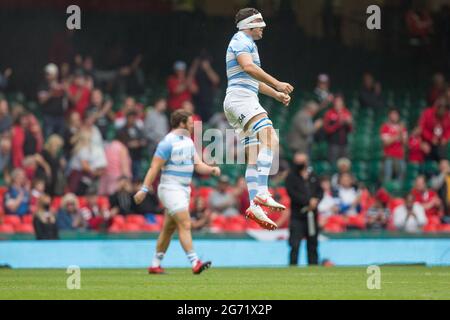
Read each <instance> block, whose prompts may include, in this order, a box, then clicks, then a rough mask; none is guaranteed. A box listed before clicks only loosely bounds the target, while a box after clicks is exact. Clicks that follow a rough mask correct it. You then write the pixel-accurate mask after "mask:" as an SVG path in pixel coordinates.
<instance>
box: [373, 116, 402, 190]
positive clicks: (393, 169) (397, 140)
mask: <svg viewBox="0 0 450 320" xmlns="http://www.w3.org/2000/svg"><path fill="white" fill-rule="evenodd" d="M380 135H381V140H382V141H383V145H384V181H385V182H386V181H390V180H391V179H392V178H393V176H394V175H395V177H396V178H397V180H399V181H402V180H403V177H404V174H405V160H404V158H405V151H404V145H405V144H406V142H407V139H408V132H407V131H406V128H405V126H404V125H403V123H401V122H400V113H399V112H398V110H397V109H391V110H390V111H389V114H388V121H387V122H386V123H384V124H383V125H382V126H381V128H380Z"/></svg>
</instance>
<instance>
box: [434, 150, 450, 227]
mask: <svg viewBox="0 0 450 320" xmlns="http://www.w3.org/2000/svg"><path fill="white" fill-rule="evenodd" d="M430 184H431V188H432V189H433V190H436V191H437V193H438V195H439V198H440V199H441V202H442V205H443V207H444V214H445V217H444V220H445V222H446V223H450V164H449V160H448V159H443V160H441V161H440V163H439V174H437V175H435V176H434V177H432V178H431V182H430Z"/></svg>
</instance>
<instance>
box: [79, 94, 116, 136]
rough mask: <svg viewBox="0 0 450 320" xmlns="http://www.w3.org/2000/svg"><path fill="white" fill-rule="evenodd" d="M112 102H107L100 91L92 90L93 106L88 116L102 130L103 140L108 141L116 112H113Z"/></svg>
mask: <svg viewBox="0 0 450 320" xmlns="http://www.w3.org/2000/svg"><path fill="white" fill-rule="evenodd" d="M112 105H113V103H112V100H111V99H108V100H105V99H104V98H103V93H102V91H101V90H100V89H94V90H92V94H91V104H90V105H89V107H88V108H87V112H86V115H87V117H88V118H91V119H92V122H93V123H94V124H95V126H96V127H97V128H98V129H99V130H100V133H101V134H102V138H103V140H105V141H106V140H107V139H108V130H109V128H110V127H111V125H112V124H113V122H114V118H115V115H114V111H112Z"/></svg>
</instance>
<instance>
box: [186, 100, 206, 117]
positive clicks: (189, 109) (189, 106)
mask: <svg viewBox="0 0 450 320" xmlns="http://www.w3.org/2000/svg"><path fill="white" fill-rule="evenodd" d="M181 109H183V110H185V111H187V112H189V113H191V114H192V120H194V122H197V121H202V118H201V117H200V116H199V115H198V114H197V113H195V106H194V104H193V103H192V102H191V101H190V100H186V101H184V102H183V103H182V104H181Z"/></svg>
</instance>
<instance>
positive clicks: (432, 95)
mask: <svg viewBox="0 0 450 320" xmlns="http://www.w3.org/2000/svg"><path fill="white" fill-rule="evenodd" d="M446 88H447V84H446V82H445V77H444V75H443V74H442V73H441V72H438V73H435V74H434V75H433V85H432V86H431V88H430V89H429V90H428V95H427V102H428V105H430V106H432V105H434V103H435V102H436V100H437V99H438V98H439V97H440V96H441V95H443V94H444V93H445V90H446Z"/></svg>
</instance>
